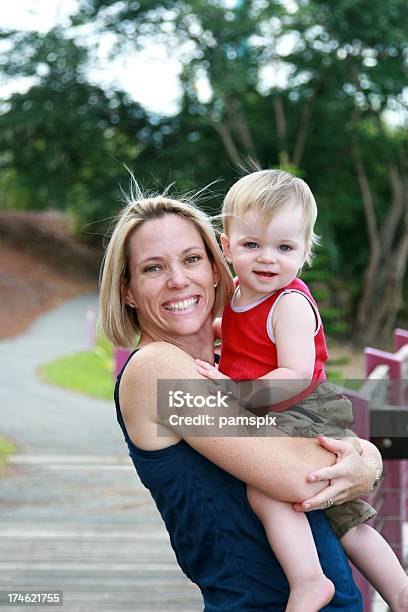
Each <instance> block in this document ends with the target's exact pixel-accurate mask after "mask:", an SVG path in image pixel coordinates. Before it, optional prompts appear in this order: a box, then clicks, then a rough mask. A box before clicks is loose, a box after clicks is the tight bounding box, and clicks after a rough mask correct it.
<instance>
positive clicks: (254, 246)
mask: <svg viewBox="0 0 408 612" xmlns="http://www.w3.org/2000/svg"><path fill="white" fill-rule="evenodd" d="M244 246H245V247H246V248H247V249H257V248H258V245H257V243H256V242H246V243H245V244H244Z"/></svg>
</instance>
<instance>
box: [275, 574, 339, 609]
mask: <svg viewBox="0 0 408 612" xmlns="http://www.w3.org/2000/svg"><path fill="white" fill-rule="evenodd" d="M333 597H334V584H333V583H332V581H331V580H329V579H328V578H326V576H321V577H319V578H316V579H313V580H303V581H302V584H299V586H296V587H294V588H292V589H291V590H290V595H289V599H288V605H287V606H286V612H319V610H321V609H322V608H324V606H326V605H327V604H328V603H330V602H331V600H332V599H333Z"/></svg>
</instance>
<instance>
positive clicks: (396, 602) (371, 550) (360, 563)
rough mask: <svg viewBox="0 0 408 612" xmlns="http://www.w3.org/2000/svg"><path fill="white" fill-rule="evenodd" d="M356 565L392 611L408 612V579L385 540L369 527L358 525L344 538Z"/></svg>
mask: <svg viewBox="0 0 408 612" xmlns="http://www.w3.org/2000/svg"><path fill="white" fill-rule="evenodd" d="M341 543H342V544H343V547H344V550H345V551H346V553H347V556H348V557H349V558H350V559H351V561H352V562H353V563H354V565H355V566H356V567H357V568H358V569H359V570H360V572H361V573H362V574H364V576H365V577H366V578H367V580H368V582H370V583H371V584H372V585H373V587H374V588H375V589H376V590H377V591H378V592H379V593H380V595H381V596H382V597H383V598H384V599H385V601H386V602H387V603H388V605H389V606H390V608H391V609H392V611H393V612H408V577H407V575H406V573H405V572H404V569H403V568H402V567H401V564H400V562H399V561H398V558H397V557H396V555H395V554H394V552H393V550H392V548H391V547H390V546H389V544H388V543H387V542H386V541H385V540H384V538H383V537H382V536H381V535H380V534H379V533H378V531H376V530H375V529H373V528H372V527H370V526H369V525H366V524H362V525H357V527H353V528H352V529H350V531H348V532H347V533H346V534H345V535H344V536H343V537H342V538H341Z"/></svg>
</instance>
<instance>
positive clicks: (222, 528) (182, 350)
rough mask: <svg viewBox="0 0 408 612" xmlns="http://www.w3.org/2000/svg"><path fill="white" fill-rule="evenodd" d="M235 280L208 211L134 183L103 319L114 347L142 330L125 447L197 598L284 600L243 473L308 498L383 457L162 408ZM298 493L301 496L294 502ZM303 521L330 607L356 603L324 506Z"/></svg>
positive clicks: (206, 353)
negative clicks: (237, 433)
mask: <svg viewBox="0 0 408 612" xmlns="http://www.w3.org/2000/svg"><path fill="white" fill-rule="evenodd" d="M231 288H232V284H231V276H230V273H229V271H228V268H227V266H226V264H225V262H224V259H223V256H222V253H221V251H220V249H219V247H218V245H217V241H216V238H215V234H214V231H213V229H212V227H211V224H210V222H209V220H208V218H207V217H206V216H205V215H204V213H202V212H200V211H199V210H198V209H196V208H195V207H194V206H193V205H192V204H191V203H182V202H179V201H177V200H172V199H170V198H168V197H166V196H163V197H161V196H159V197H152V198H146V199H144V198H143V197H142V195H141V194H139V195H138V197H133V198H132V199H131V200H130V201H129V202H128V204H127V206H126V207H125V209H124V210H123V212H122V214H121V215H120V217H119V220H118V222H117V224H116V227H115V229H114V231H113V234H112V237H111V240H110V243H109V245H108V248H107V252H106V257H105V262H104V267H103V274H102V281H101V322H102V326H103V329H104V331H105V333H106V334H107V336H108V337H109V338H110V339H111V340H112V342H113V343H114V344H116V345H119V346H129V345H131V344H132V343H133V342H134V339H135V336H136V334H137V333H138V332H139V331H140V341H139V344H138V349H137V351H135V352H134V353H133V354H132V355H131V357H130V359H129V361H128V363H127V365H126V366H125V368H124V370H123V371H122V374H121V375H120V376H119V378H118V382H117V386H116V390H115V400H116V406H117V414H118V420H119V423H120V425H121V427H122V429H123V432H124V435H125V439H126V441H127V444H128V447H129V452H130V455H131V457H132V459H133V462H134V465H135V467H136V470H137V472H138V474H139V476H140V478H141V480H142V482H143V484H144V485H145V486H146V487H147V488H148V489H149V490H150V492H151V494H152V496H153V498H154V500H155V502H156V505H157V507H158V509H159V511H160V513H161V515H162V517H163V519H164V522H165V524H166V527H167V530H168V532H169V534H170V540H171V544H172V546H173V548H174V551H175V553H176V556H177V560H178V562H179V565H180V567H181V568H182V569H183V571H184V572H185V574H186V575H187V576H188V577H189V578H190V579H191V580H192V581H194V582H196V583H197V584H198V586H199V587H200V589H201V592H202V594H203V598H204V603H205V610H206V611H207V612H221V611H223V612H225V611H227V610H237V611H238V610H240V611H245V612H250V611H252V610H265V609H273V610H284V609H285V604H286V602H287V598H288V592H289V591H288V585H287V581H286V578H285V576H284V574H283V572H282V570H281V568H280V566H279V564H278V563H277V561H276V558H275V557H274V555H273V552H272V551H271V549H270V547H269V545H268V543H267V540H266V537H265V533H264V531H263V528H262V526H261V523H260V522H259V521H258V519H257V518H256V516H255V514H254V513H253V512H252V510H251V509H250V507H249V504H248V502H247V499H246V494H245V484H244V483H247V484H251V485H252V486H254V487H256V488H258V489H260V490H262V491H264V492H265V493H267V494H269V495H271V496H273V497H274V498H275V499H282V500H285V501H291V502H297V503H298V505H297V508H298V509H303V510H304V509H308V510H314V509H318V508H323V507H326V505H327V503H328V502H329V505H330V504H332V503H333V502H334V503H338V502H343V501H345V500H347V499H353V498H355V497H357V496H359V495H362V494H365V493H367V492H368V491H369V490H370V489H371V487H372V485H373V483H374V481H375V478H376V469H375V466H374V463H373V462H377V463H379V464H380V465H381V457H380V455H379V453H378V451H377V449H375V448H374V447H373V446H372V445H371V444H369V443H367V442H365V441H361V449H362V454H359V453H358V452H357V451H356V450H354V447H353V446H352V445H351V444H349V443H348V442H339V441H326V442H324V444H325V445H326V446H327V447H328V448H329V449H330V450H332V451H333V452H334V453H337V455H338V457H339V458H340V460H339V459H338V461H337V463H336V464H335V465H333V464H334V461H335V455H334V454H332V453H329V452H328V450H325V449H324V448H322V447H321V446H319V444H318V443H317V442H316V441H315V440H309V439H308V440H306V439H294V438H286V437H283V436H282V435H281V434H280V432H279V431H278V430H275V431H272V433H275V434H276V437H275V438H274V439H273V440H271V439H269V438H270V436H271V431H269V433H268V437H256V438H253V437H240V438H239V437H223V438H221V437H217V436H211V435H207V436H206V437H195V436H193V435H191V428H190V429H189V428H188V427H187V426H185V424H184V425H183V424H180V423H179V422H178V423H177V424H175V425H170V423H169V422H168V421H167V422H165V423H163V420H160V419H159V418H158V414H157V383H158V381H160V380H162V379H172V380H177V379H189V380H195V379H198V378H200V377H199V375H198V374H197V371H196V366H195V362H194V359H195V358H199V359H202V360H205V361H210V362H213V361H214V356H213V335H212V321H213V317H214V316H215V315H216V314H217V312H218V311H219V310H220V308H222V306H223V304H225V301H226V299H227V298H228V296H229V295H230V292H231ZM158 423H160V425H161V429H160V432H161V433H160V435H159V434H158ZM163 427H164V432H165V435H163ZM272 430H273V428H272ZM313 470H315V471H314V472H313ZM316 470H317V471H316ZM311 472H313V475H314V478H313V480H314V482H313V483H312V482H311V480H312V479H311V478H309V482H308V475H310V473H311ZM328 481H331V482H330V484H329V486H327V485H328ZM305 499H306V500H307V506H306V505H305V504H303V505H300V504H301V502H302V500H305ZM308 519H309V521H310V524H311V528H312V531H313V533H314V537H315V540H316V546H317V549H318V552H319V555H320V558H321V563H322V566H323V569H324V573H325V575H326V576H328V577H329V578H330V579H331V580H332V581H333V582H334V584H335V586H336V595H335V597H334V599H333V600H332V602H331V604H330V605H329V606H327V608H326V609H327V610H347V611H356V610H361V609H362V608H361V598H360V596H359V593H358V591H357V589H356V587H355V585H354V583H353V581H352V578H351V573H350V568H349V566H348V562H347V560H346V558H345V556H344V553H343V550H342V548H341V546H340V545H339V543H338V541H337V539H336V538H335V537H334V534H333V532H332V530H331V528H330V526H329V524H328V521H327V519H326V517H325V515H324V513H323V512H320V511H318V512H312V513H310V514H308ZM305 612H306V611H305Z"/></svg>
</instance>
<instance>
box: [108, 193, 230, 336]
mask: <svg viewBox="0 0 408 612" xmlns="http://www.w3.org/2000/svg"><path fill="white" fill-rule="evenodd" d="M166 214H173V215H178V216H180V217H182V218H183V219H185V220H186V221H188V222H189V223H191V224H192V225H193V226H194V227H195V228H196V230H197V231H198V233H199V234H200V236H201V238H202V239H203V242H204V245H205V248H206V252H207V255H208V258H209V260H210V261H211V263H212V264H214V265H215V267H216V268H217V269H218V272H219V275H220V278H219V283H218V286H217V288H216V290H215V302H214V307H213V310H212V313H213V316H214V317H215V316H216V315H217V314H218V313H219V312H220V311H221V309H222V308H223V307H224V306H225V304H226V303H227V301H228V299H229V298H230V296H231V294H232V291H233V281H232V276H231V273H230V271H229V268H228V265H227V264H226V262H225V259H224V257H223V255H222V251H221V249H220V247H219V246H218V243H217V238H216V235H215V232H214V228H213V227H212V225H211V221H210V219H209V218H208V217H207V215H206V214H205V213H204V212H202V211H201V210H200V209H199V208H198V207H197V206H196V205H195V204H194V203H193V202H192V201H191V198H189V199H188V201H180V200H175V199H172V198H170V197H168V196H167V194H166V193H165V194H164V195H155V196H151V197H144V196H143V194H142V192H141V191H140V189H139V187H138V185H137V183H135V182H133V183H132V188H131V192H130V195H129V196H126V203H125V207H124V208H123V210H122V211H121V213H120V214H119V216H118V218H117V221H116V224H115V227H114V229H113V232H112V234H111V237H110V240H109V244H108V247H107V249H106V252H105V257H104V260H103V264H102V268H101V279H100V301H99V325H100V327H101V328H102V330H103V332H104V333H105V334H106V336H107V337H108V338H109V340H110V341H111V342H112V343H113V344H114V345H116V346H121V347H130V346H132V345H133V344H134V342H135V338H136V336H137V334H139V332H140V327H139V321H138V316H137V310H136V309H135V308H130V307H129V306H127V305H126V304H125V302H124V298H123V294H124V288H125V287H126V286H127V284H128V283H129V281H130V267H129V256H130V253H129V240H130V237H131V236H132V235H133V233H134V232H135V231H137V229H138V228H140V227H141V225H142V224H143V223H145V222H146V221H149V220H150V219H157V218H158V217H162V216H164V215H166ZM176 239H177V238H176V237H175V240H176Z"/></svg>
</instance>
